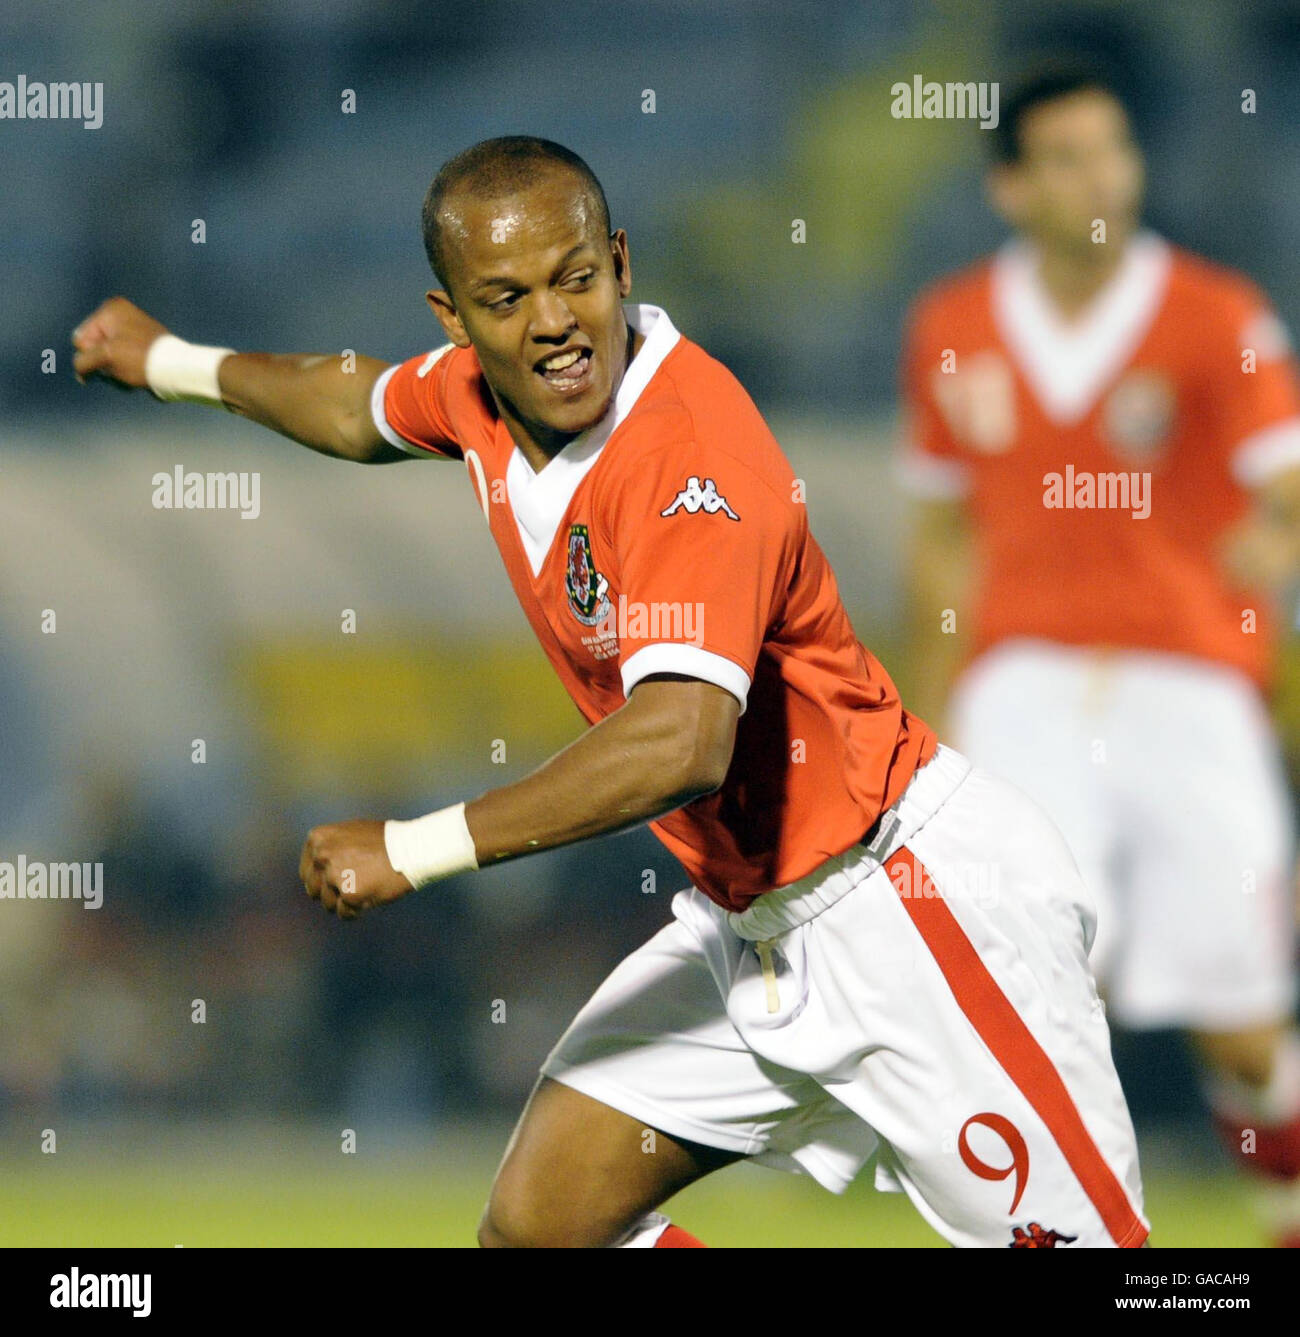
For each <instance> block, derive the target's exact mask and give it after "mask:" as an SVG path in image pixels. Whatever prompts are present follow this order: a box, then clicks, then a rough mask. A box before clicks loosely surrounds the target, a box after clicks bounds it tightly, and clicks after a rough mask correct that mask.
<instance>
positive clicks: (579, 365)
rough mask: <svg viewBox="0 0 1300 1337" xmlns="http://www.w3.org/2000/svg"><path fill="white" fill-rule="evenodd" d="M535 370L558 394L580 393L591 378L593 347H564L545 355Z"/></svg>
mask: <svg viewBox="0 0 1300 1337" xmlns="http://www.w3.org/2000/svg"><path fill="white" fill-rule="evenodd" d="M533 370H534V371H536V372H537V374H538V375H539V376H540V377H541V378H542V380H544V381H545V382H546V384H547V385H549V386H550V387H551V389H552V390H554V391H556V392H557V393H558V394H562V395H573V394H578V393H580V392H581V391H582V390H584V389H586V387H587V385H588V383H589V382H590V379H591V349H590V348H566V349H562V350H561V351H560V352H558V353H552V354H550V356H549V357H544V358H543V359H542V360H541V361H540V362H539V363H537V365H536V366H535V367H534V368H533Z"/></svg>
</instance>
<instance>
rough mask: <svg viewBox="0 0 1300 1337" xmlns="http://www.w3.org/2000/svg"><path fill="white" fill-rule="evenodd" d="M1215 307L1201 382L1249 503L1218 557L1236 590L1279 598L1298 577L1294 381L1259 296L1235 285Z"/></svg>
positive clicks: (1279, 333) (1282, 342) (1299, 420)
mask: <svg viewBox="0 0 1300 1337" xmlns="http://www.w3.org/2000/svg"><path fill="white" fill-rule="evenodd" d="M1221 300H1222V301H1223V302H1224V310H1223V312H1222V314H1221V317H1220V319H1219V320H1218V321H1216V322H1215V324H1214V326H1213V327H1212V331H1211V333H1212V337H1211V338H1210V339H1209V340H1208V341H1207V356H1208V357H1209V358H1210V365H1209V366H1208V367H1207V381H1208V384H1209V386H1210V387H1211V390H1212V401H1211V402H1212V404H1213V406H1214V411H1215V412H1216V413H1217V416H1218V419H1219V424H1218V425H1219V430H1220V434H1221V440H1222V442H1223V446H1224V448H1225V449H1226V450H1227V451H1228V464H1229V468H1230V470H1231V473H1232V476H1233V478H1234V480H1235V481H1236V482H1237V484H1238V485H1239V486H1241V487H1243V488H1244V489H1245V490H1246V491H1247V492H1248V493H1249V495H1250V500H1251V506H1250V510H1249V512H1248V513H1247V515H1246V516H1245V518H1244V519H1243V520H1242V522H1241V523H1239V524H1237V525H1236V526H1234V527H1233V529H1231V530H1230V531H1229V532H1228V533H1227V534H1226V535H1225V536H1224V540H1223V544H1222V558H1223V562H1224V566H1225V569H1226V571H1227V573H1228V575H1229V577H1230V578H1231V579H1232V580H1233V581H1234V582H1235V583H1236V584H1238V585H1240V586H1241V587H1243V588H1258V589H1263V590H1266V591H1272V592H1273V593H1278V592H1280V591H1281V589H1283V588H1284V587H1285V586H1286V585H1287V584H1288V583H1289V582H1290V581H1291V580H1293V579H1294V578H1295V576H1296V575H1297V574H1298V573H1300V374H1297V367H1296V361H1295V356H1294V353H1293V352H1292V349H1291V346H1290V340H1289V338H1288V336H1287V331H1286V329H1285V327H1284V326H1283V325H1282V323H1281V321H1280V320H1279V319H1278V318H1277V316H1276V315H1275V314H1274V312H1273V310H1272V308H1271V307H1270V306H1269V304H1268V302H1267V299H1266V298H1265V297H1264V295H1263V294H1262V293H1261V292H1259V290H1258V289H1256V288H1255V287H1254V286H1253V285H1252V284H1249V283H1246V282H1245V281H1239V282H1237V283H1235V284H1234V285H1233V286H1232V288H1231V289H1229V290H1228V291H1227V292H1226V293H1224V294H1221Z"/></svg>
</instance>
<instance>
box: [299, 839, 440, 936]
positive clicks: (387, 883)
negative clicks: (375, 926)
mask: <svg viewBox="0 0 1300 1337" xmlns="http://www.w3.org/2000/svg"><path fill="white" fill-rule="evenodd" d="M298 876H299V877H300V878H302V884H303V886H304V887H306V888H307V895H308V896H310V897H311V898H312V900H314V901H319V902H320V903H321V904H322V905H323V906H324V907H325V909H327V910H329V911H330V912H331V913H332V914H336V915H338V917H339V918H340V919H355V918H356V917H357V916H358V915H359V914H360V913H361V912H362V910H368V909H369V908H370V907H371V906H372V905H387V904H388V903H389V901H395V900H397V899H398V898H399V897H401V896H405V895H406V894H407V892H409V891H413V890H414V888H413V887H412V886H411V884H410V882H409V881H407V879H406V878H405V877H404V876H403V875H402V874H401V873H399V872H398V871H397V870H396V869H395V868H394V867H393V865H392V864H391V863H389V862H388V850H387V849H386V848H385V847H384V824H383V822H381V821H372V820H369V819H361V820H357V821H351V822H334V823H333V824H332V825H330V826H318V827H316V828H315V829H313V830H312V831H310V832H309V833H308V835H307V842H306V844H304V845H303V847H302V858H301V859H300V860H299V861H298Z"/></svg>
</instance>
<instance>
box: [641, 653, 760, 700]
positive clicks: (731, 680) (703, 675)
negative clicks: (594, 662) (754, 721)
mask: <svg viewBox="0 0 1300 1337" xmlns="http://www.w3.org/2000/svg"><path fill="white" fill-rule="evenodd" d="M622 672H623V695H624V696H631V695H632V688H633V687H635V686H636V685H637V683H639V682H640V681H641V679H642V678H648V677H649V676H650V674H652V673H680V674H681V675H682V676H683V677H686V678H700V679H702V680H703V681H704V682H711V683H713V685H714V686H715V687H721V688H722V689H723V690H724V691H727V692H730V693H731V695H732V696H734V697H735V698H736V700H737V701H739V702H740V713H741V714H742V715H743V714H744V713H745V705H746V702H747V700H748V697H749V674H748V673H746V672H745V670H744V669H743V668H741V667H740V665H739V664H737V663H736V662H735V661H734V660H731V659H727V658H726V657H725V656H724V655H715V654H714V653H713V651H712V650H702V649H701V648H700V647H699V646H698V645H682V644H680V643H678V642H660V643H659V644H656V645H643V646H642V647H641V649H639V650H637V651H636V652H635V653H634V654H633V655H631V656H630V657H629V658H628V660H627V662H626V663H625V664H624V665H623V670H622Z"/></svg>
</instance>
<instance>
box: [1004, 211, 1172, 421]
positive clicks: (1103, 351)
mask: <svg viewBox="0 0 1300 1337" xmlns="http://www.w3.org/2000/svg"><path fill="white" fill-rule="evenodd" d="M1171 258H1172V257H1171V252H1170V248H1169V244H1168V243H1167V242H1166V241H1165V240H1164V239H1163V238H1161V237H1159V236H1157V235H1156V234H1155V233H1154V232H1146V231H1143V232H1139V233H1138V234H1137V235H1136V236H1134V237H1133V238H1132V240H1130V242H1129V243H1128V245H1127V246H1126V247H1125V249H1124V257H1123V259H1122V260H1121V261H1120V265H1119V268H1118V269H1117V270H1116V271H1115V274H1114V275H1113V276H1112V277H1111V278H1110V279H1108V280H1107V282H1106V284H1105V285H1104V286H1103V287H1102V289H1101V290H1100V291H1099V292H1098V293H1097V294H1096V296H1095V297H1094V298H1093V299H1092V301H1091V302H1090V303H1089V304H1088V307H1087V309H1086V310H1085V311H1084V312H1083V314H1082V315H1081V316H1080V317H1079V318H1078V319H1077V320H1073V321H1065V320H1062V319H1061V316H1060V314H1059V312H1058V311H1057V309H1056V307H1055V306H1054V305H1053V304H1052V300H1051V298H1050V297H1049V296H1048V294H1047V291H1046V289H1045V288H1044V287H1043V284H1042V281H1041V279H1040V278H1039V275H1038V253H1037V251H1036V249H1035V248H1034V247H1033V246H1032V245H1031V244H1030V243H1028V242H1025V241H1021V240H1018V239H1017V240H1012V241H1010V242H1008V243H1007V244H1006V245H1005V246H1003V247H1002V249H1001V250H1000V251H999V252H998V254H997V256H996V257H995V259H994V262H993V315H994V320H995V321H996V323H997V325H998V329H999V332H1000V333H1001V336H1002V339H1003V342H1004V343H1005V345H1006V347H1007V349H1008V350H1009V351H1010V352H1011V353H1012V354H1013V355H1014V357H1015V359H1016V361H1017V362H1018V363H1019V364H1020V367H1021V369H1022V371H1023V372H1024V374H1025V378H1026V379H1027V380H1028V382H1029V384H1030V386H1031V387H1032V388H1033V390H1034V393H1035V394H1036V395H1037V397H1038V400H1039V403H1040V404H1041V405H1042V406H1043V409H1044V411H1045V412H1046V413H1047V415H1048V417H1050V418H1052V419H1054V420H1055V421H1056V422H1058V423H1061V424H1068V423H1073V422H1077V421H1079V419H1081V418H1083V417H1084V416H1085V415H1086V414H1087V412H1088V410H1089V409H1090V408H1091V406H1092V404H1093V403H1094V402H1095V400H1096V398H1097V395H1098V394H1099V393H1100V392H1101V390H1102V388H1103V387H1104V386H1105V385H1106V384H1107V383H1108V382H1109V381H1110V380H1111V378H1112V377H1113V376H1114V375H1115V373H1116V372H1117V371H1119V369H1120V368H1121V367H1122V366H1124V365H1125V363H1127V362H1128V360H1129V359H1130V358H1131V357H1132V356H1133V354H1134V353H1135V352H1136V351H1137V347H1138V345H1139V344H1140V343H1141V342H1142V339H1143V337H1144V336H1145V334H1146V332H1147V330H1148V329H1149V328H1150V327H1151V322H1152V320H1154V319H1155V315H1156V312H1157V311H1158V310H1159V309H1160V303H1161V301H1162V300H1163V298H1164V294H1165V287H1166V283H1167V280H1168V277H1169V267H1170V262H1171Z"/></svg>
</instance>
